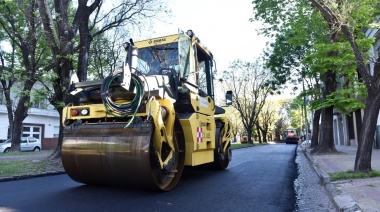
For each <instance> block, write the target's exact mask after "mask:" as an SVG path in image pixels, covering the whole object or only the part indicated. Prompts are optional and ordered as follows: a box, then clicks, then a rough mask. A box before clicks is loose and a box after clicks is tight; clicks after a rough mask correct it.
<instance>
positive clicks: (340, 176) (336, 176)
mask: <svg viewBox="0 0 380 212" xmlns="http://www.w3.org/2000/svg"><path fill="white" fill-rule="evenodd" d="M328 174H329V176H330V179H331V181H338V180H347V179H362V178H371V177H379V176H380V171H370V172H369V173H355V172H354V171H352V170H348V171H342V172H334V173H328Z"/></svg>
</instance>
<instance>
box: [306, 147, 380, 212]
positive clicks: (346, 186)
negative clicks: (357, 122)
mask: <svg viewBox="0 0 380 212" xmlns="http://www.w3.org/2000/svg"><path fill="white" fill-rule="evenodd" d="M300 147H302V149H303V152H304V153H305V155H306V156H307V157H308V158H309V159H310V161H311V162H312V165H313V166H314V169H315V171H316V172H317V174H318V176H319V177H320V179H321V181H322V184H325V185H326V188H327V190H328V191H329V193H330V194H331V196H332V198H333V200H334V203H335V204H336V206H337V208H338V210H339V211H350V212H351V211H365V212H380V177H376V178H367V179H353V180H342V181H336V182H330V177H329V175H328V173H332V172H341V171H348V170H353V169H354V164H355V158H356V149H357V147H356V146H336V149H337V150H338V151H339V154H328V155H313V156H312V155H310V150H309V149H307V148H305V147H304V146H303V145H300ZM371 166H372V170H375V171H380V150H379V149H374V150H373V151H372V163H371Z"/></svg>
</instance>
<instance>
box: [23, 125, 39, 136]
mask: <svg viewBox="0 0 380 212" xmlns="http://www.w3.org/2000/svg"><path fill="white" fill-rule="evenodd" d="M22 136H23V137H34V138H37V139H41V127H40V126H30V125H25V126H24V127H23V132H22Z"/></svg>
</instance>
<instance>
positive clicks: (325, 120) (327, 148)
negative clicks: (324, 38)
mask: <svg viewBox="0 0 380 212" xmlns="http://www.w3.org/2000/svg"><path fill="white" fill-rule="evenodd" d="M324 81H325V87H324V89H323V101H326V97H327V96H328V95H329V94H331V93H332V92H334V91H335V89H336V73H335V72H334V71H333V70H328V71H327V72H326V74H325V80H324ZM333 113H334V107H327V108H324V109H322V120H321V128H320V130H321V137H320V139H319V143H318V145H317V146H316V147H315V148H314V149H313V150H312V151H311V154H320V153H334V152H337V150H336V148H335V144H334V131H333V115H334V114H333Z"/></svg>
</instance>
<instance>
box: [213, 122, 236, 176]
mask: <svg viewBox="0 0 380 212" xmlns="http://www.w3.org/2000/svg"><path fill="white" fill-rule="evenodd" d="M223 135H224V128H223V127H222V128H217V129H216V136H215V137H216V138H215V150H214V163H213V164H214V167H215V168H216V169H221V170H224V169H226V168H227V167H228V164H229V163H230V161H231V158H232V150H231V145H230V144H228V146H227V148H226V149H224V145H225V143H224V142H223Z"/></svg>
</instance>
